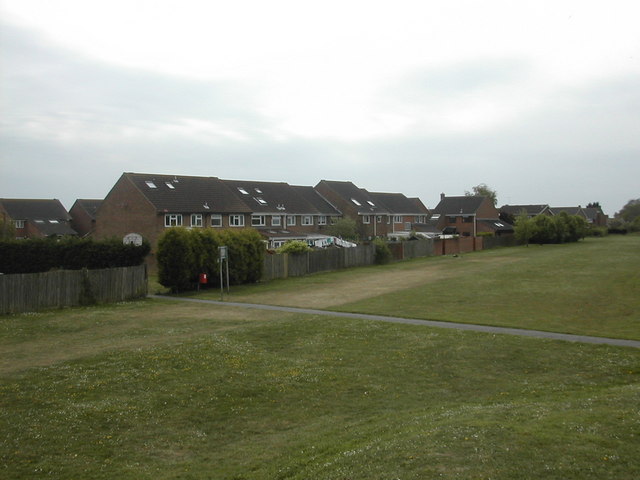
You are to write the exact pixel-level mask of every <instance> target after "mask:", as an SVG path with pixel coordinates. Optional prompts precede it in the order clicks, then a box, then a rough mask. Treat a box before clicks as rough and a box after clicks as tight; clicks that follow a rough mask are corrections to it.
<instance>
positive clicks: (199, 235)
mask: <svg viewBox="0 0 640 480" xmlns="http://www.w3.org/2000/svg"><path fill="white" fill-rule="evenodd" d="M220 246H226V247H228V261H229V283H231V284H234V285H238V284H242V283H255V282H257V281H258V280H260V278H261V277H262V268H263V259H264V251H265V247H264V243H263V240H262V237H261V236H260V234H259V233H258V232H257V231H256V230H253V229H240V230H221V231H218V230H210V229H194V230H187V229H185V228H180V227H177V228H171V229H168V230H167V231H166V232H165V233H164V234H163V235H162V236H161V237H160V239H159V240H158V252H157V259H158V281H159V282H160V284H161V285H164V286H165V287H168V288H171V289H172V290H173V291H180V290H182V291H184V290H189V289H191V288H193V287H194V286H195V285H196V284H197V282H198V277H199V275H200V274H201V273H205V274H207V276H208V282H209V284H210V285H219V275H220V270H219V268H220V267H219V262H218V257H219V254H218V247H220Z"/></svg>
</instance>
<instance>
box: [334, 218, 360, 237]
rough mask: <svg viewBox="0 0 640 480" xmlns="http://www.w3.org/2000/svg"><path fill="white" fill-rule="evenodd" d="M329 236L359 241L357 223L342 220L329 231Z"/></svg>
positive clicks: (349, 219) (347, 219) (345, 219)
mask: <svg viewBox="0 0 640 480" xmlns="http://www.w3.org/2000/svg"><path fill="white" fill-rule="evenodd" d="M328 232H329V235H333V236H334V237H340V238H342V239H343V240H351V241H356V240H357V239H358V227H357V225H356V221H355V220H353V219H351V218H347V217H345V218H341V219H339V220H337V221H336V223H334V224H333V225H331V227H329V229H328Z"/></svg>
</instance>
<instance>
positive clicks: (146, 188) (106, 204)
mask: <svg viewBox="0 0 640 480" xmlns="http://www.w3.org/2000/svg"><path fill="white" fill-rule="evenodd" d="M339 216H340V212H339V211H338V210H336V209H335V208H333V207H332V206H331V205H330V204H329V203H327V202H326V201H324V200H323V199H322V197H320V196H319V195H318V194H317V193H316V192H315V191H313V189H312V188H311V187H294V186H291V185H289V184H287V183H282V182H256V181H240V180H222V179H219V178H217V177H195V176H180V175H160V174H145V173H123V174H122V176H121V177H120V179H118V181H117V182H116V184H115V185H114V186H113V188H112V189H111V191H110V192H109V193H108V194H107V196H106V197H105V199H104V201H103V202H102V204H101V205H100V208H99V209H98V211H97V212H96V223H95V230H94V237H95V238H110V237H114V236H115V237H119V238H124V237H125V236H126V235H129V234H132V233H133V234H137V235H139V236H141V237H143V238H146V239H147V240H149V241H150V242H151V244H152V245H155V244H156V242H157V240H158V238H159V237H160V235H161V234H162V233H163V232H164V231H165V229H167V228H170V227H187V228H215V229H217V228H220V229H222V228H243V227H253V228H255V229H257V230H258V231H259V232H261V233H262V234H263V235H264V237H265V239H267V240H268V241H269V242H270V246H271V247H277V246H279V245H280V244H282V243H284V242H286V241H288V240H292V239H300V240H307V241H316V240H317V239H319V238H322V237H323V233H325V229H326V228H327V226H328V225H329V224H330V223H331V221H332V219H334V218H336V217H339Z"/></svg>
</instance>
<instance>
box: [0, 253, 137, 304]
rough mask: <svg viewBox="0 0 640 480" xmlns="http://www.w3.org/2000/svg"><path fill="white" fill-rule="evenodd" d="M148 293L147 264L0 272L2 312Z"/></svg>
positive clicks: (123, 297)
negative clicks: (90, 268) (36, 271)
mask: <svg viewBox="0 0 640 480" xmlns="http://www.w3.org/2000/svg"><path fill="white" fill-rule="evenodd" d="M146 294H147V269H146V266H145V265H140V266H137V267H121V268H108V269H104V270H57V271H53V272H44V273H21V274H14V275H0V315H4V314H8V313H22V312H31V311H37V310H42V309H45V308H62V307H72V306H77V305H81V304H87V303H91V302H92V301H97V302H101V303H108V302H121V301H124V300H128V299H132V298H140V297H144V296H146Z"/></svg>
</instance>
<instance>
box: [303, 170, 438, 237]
mask: <svg viewBox="0 0 640 480" xmlns="http://www.w3.org/2000/svg"><path fill="white" fill-rule="evenodd" d="M314 188H315V190H316V191H317V192H319V193H320V195H322V196H323V197H324V198H326V199H327V200H328V201H329V202H330V203H331V204H332V205H334V206H335V207H336V208H337V209H339V210H340V211H341V212H342V214H343V215H344V216H345V217H348V218H351V219H353V220H354V221H355V222H356V227H357V229H358V234H359V235H360V237H361V238H375V237H381V236H388V235H393V234H395V233H400V232H410V231H411V230H412V228H413V225H414V224H418V223H425V222H426V220H427V218H428V216H429V210H428V209H427V208H426V207H425V206H424V204H423V203H422V202H421V201H420V200H419V199H417V198H407V197H406V196H405V195H403V194H402V193H380V192H373V193H372V192H368V191H367V190H365V189H363V188H359V187H357V186H356V185H355V184H353V183H352V182H344V181H333V180H321V181H320V182H319V183H318V184H317V185H316V186H315V187H314Z"/></svg>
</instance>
